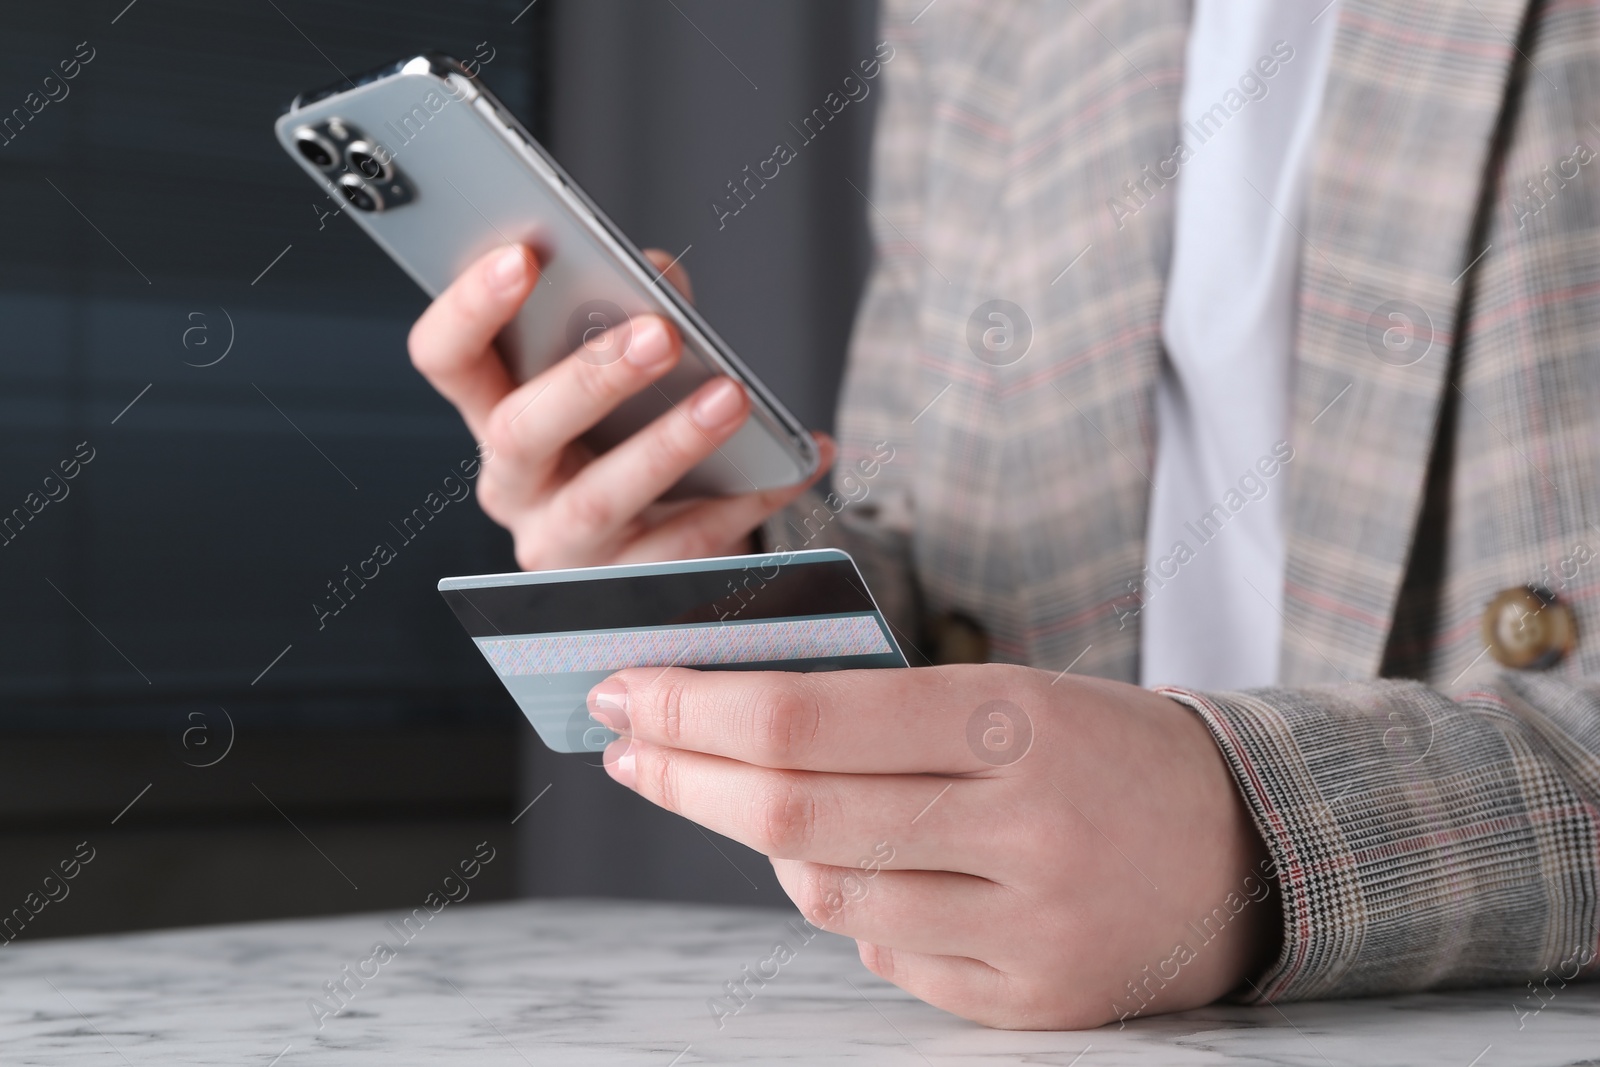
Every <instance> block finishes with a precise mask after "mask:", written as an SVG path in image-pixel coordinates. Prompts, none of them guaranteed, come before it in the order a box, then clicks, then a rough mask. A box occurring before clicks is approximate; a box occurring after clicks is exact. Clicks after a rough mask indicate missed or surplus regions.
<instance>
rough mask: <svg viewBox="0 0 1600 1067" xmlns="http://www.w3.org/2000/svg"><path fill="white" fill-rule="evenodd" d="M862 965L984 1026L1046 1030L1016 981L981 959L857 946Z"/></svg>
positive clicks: (867, 944)
mask: <svg viewBox="0 0 1600 1067" xmlns="http://www.w3.org/2000/svg"><path fill="white" fill-rule="evenodd" d="M856 950H857V952H858V953H859V954H860V956H861V965H862V966H863V967H865V968H866V969H867V970H869V971H871V972H872V973H873V974H875V975H877V976H878V977H879V978H882V979H883V980H884V981H886V982H893V983H894V984H895V985H897V986H899V987H900V988H901V989H904V990H905V991H906V992H907V993H910V994H911V995H912V996H914V997H916V998H917V999H918V1000H922V1001H926V1002H927V1003H929V1004H932V1005H933V1006H934V1007H936V1008H940V1009H942V1010H944V1011H948V1012H950V1013H951V1014H952V1015H959V1016H961V1017H962V1018H965V1019H971V1020H973V1021H974V1022H980V1023H983V1024H984V1025H985V1026H994V1027H999V1028H1001V1029H1013V1030H1027V1029H1038V1028H1042V1027H1043V1026H1044V1025H1046V1024H1045V1023H1044V1022H1043V1021H1042V1020H1038V1019H1036V1018H1034V1017H1032V1016H1031V1015H1029V1013H1028V1012H1027V1011H1026V1010H1025V1009H1023V1008H1022V1006H1021V1005H1019V1003H1018V998H1017V996H1016V993H1015V990H1014V988H1013V982H1012V980H1011V978H1010V976H1008V975H1007V974H1005V972H1003V971H999V970H996V969H995V968H993V967H991V966H989V965H988V964H987V963H984V962H982V961H981V960H974V959H967V958H965V957H961V956H940V955H934V954H931V953H926V952H911V951H909V950H907V949H902V948H890V947H888V946H887V945H878V944H874V943H872V942H871V941H860V940H858V941H857V942H856Z"/></svg>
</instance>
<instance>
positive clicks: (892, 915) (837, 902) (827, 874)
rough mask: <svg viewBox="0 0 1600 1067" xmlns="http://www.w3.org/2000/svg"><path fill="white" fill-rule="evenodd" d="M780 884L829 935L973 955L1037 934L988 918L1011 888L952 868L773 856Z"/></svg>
mask: <svg viewBox="0 0 1600 1067" xmlns="http://www.w3.org/2000/svg"><path fill="white" fill-rule="evenodd" d="M772 869H773V871H774V872H775V873H776V874H777V876H778V884H780V885H782V886H783V891H784V892H785V893H787V894H789V899H790V900H792V901H794V904H795V907H797V908H799V909H800V914H801V915H802V916H804V917H805V919H806V921H807V922H809V923H811V925H813V926H817V927H821V928H822V929H824V930H827V931H828V932H830V933H835V934H843V935H844V936H845V937H857V938H861V939H863V940H866V941H871V942H874V943H875V944H881V945H893V946H894V947H896V948H903V949H906V950H908V951H911V952H927V953H931V954H933V955H938V956H968V957H972V958H974V959H976V958H978V955H979V954H980V953H984V954H987V953H992V952H994V951H995V950H996V949H999V950H1001V951H1002V952H1007V953H1009V952H1010V951H1011V945H1010V942H1012V941H1014V940H1018V939H1031V938H1032V937H1033V936H1034V935H1033V934H1032V933H1031V932H1029V931H1026V930H1022V929H1018V930H996V929H995V928H994V925H993V924H992V923H990V922H986V921H974V919H973V917H974V916H990V915H994V914H996V913H997V912H999V911H1000V909H1001V908H1002V907H1004V906H1007V902H1006V901H1005V900H1004V896H1005V894H1007V893H1010V892H1013V891H1012V890H1008V889H1003V888H1001V887H1000V886H997V885H995V884H994V883H993V882H989V881H986V880H984V879H982V878H974V877H973V876H971V875H970V874H951V873H950V872H948V871H885V870H871V869H868V870H862V869H859V868H856V867H831V866H828V865H826V864H821V863H806V862H805V861H803V860H773V861H772Z"/></svg>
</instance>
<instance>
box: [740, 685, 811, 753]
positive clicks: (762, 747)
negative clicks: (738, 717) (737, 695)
mask: <svg viewBox="0 0 1600 1067" xmlns="http://www.w3.org/2000/svg"><path fill="white" fill-rule="evenodd" d="M749 717H750V722H749V736H750V740H751V743H752V744H753V745H754V746H755V748H756V751H757V752H758V753H759V754H760V755H762V756H763V757H766V758H767V759H769V760H771V761H773V762H775V763H778V764H787V763H792V762H794V761H795V760H797V759H799V758H801V757H803V756H804V755H805V754H806V753H807V752H808V751H809V750H810V749H811V748H812V747H813V745H814V744H815V742H816V738H817V730H818V728H819V726H820V724H821V711H820V709H819V708H818V705H817V702H816V701H815V700H814V699H813V698H812V697H811V696H810V695H809V694H808V693H807V692H805V691H804V690H803V689H799V688H796V687H795V686H793V685H792V684H790V683H788V682H776V683H772V684H768V685H764V686H761V687H760V689H759V690H758V691H757V696H756V697H755V699H754V700H753V701H752V702H751V706H750V712H749Z"/></svg>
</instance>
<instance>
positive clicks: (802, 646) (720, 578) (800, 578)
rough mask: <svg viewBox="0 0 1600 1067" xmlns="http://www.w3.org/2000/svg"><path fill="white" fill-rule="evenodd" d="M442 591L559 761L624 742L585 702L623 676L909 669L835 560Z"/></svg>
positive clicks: (541, 576)
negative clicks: (649, 670) (643, 670)
mask: <svg viewBox="0 0 1600 1067" xmlns="http://www.w3.org/2000/svg"><path fill="white" fill-rule="evenodd" d="M439 592H440V593H442V594H443V595H444V598H445V601H446V602H447V603H448V604H449V605H450V607H451V609H452V610H453V611H454V612H455V615H456V618H457V619H459V620H460V622H461V625H462V626H463V627H464V628H465V629H466V631H467V634H468V635H469V636H470V637H471V638H472V640H473V643H474V644H476V645H477V646H478V651H479V652H481V653H483V658H484V659H485V660H487V661H488V663H489V666H490V667H491V668H492V669H493V670H494V672H495V674H496V675H498V676H499V678H500V682H501V684H503V685H504V686H505V687H506V690H507V691H508V692H509V693H510V694H511V697H512V699H514V700H515V701H516V702H517V706H518V707H519V708H521V709H522V713H523V714H524V715H526V716H527V717H528V721H529V722H530V723H532V724H533V728H534V729H535V730H536V731H537V732H538V734H539V738H540V740H542V741H543V742H544V743H545V744H546V745H547V746H548V747H550V748H551V749H553V750H555V751H556V752H598V751H600V750H601V749H603V748H605V747H606V745H608V744H610V743H611V741H613V740H614V739H615V738H616V736H617V735H616V734H614V733H612V732H611V731H610V730H607V729H606V728H605V727H603V726H600V725H599V724H597V723H596V722H595V721H594V720H593V719H591V718H589V708H588V705H587V703H586V700H587V697H588V695H589V690H590V689H592V688H593V687H594V686H595V684H596V683H598V682H600V681H602V680H604V679H605V678H606V677H607V676H608V675H610V674H612V673H613V672H615V671H619V670H622V669H623V668H625V667H671V666H677V667H693V668H694V669H695V670H701V671H712V670H745V671H753V670H772V671H840V670H861V669H865V668H877V667H904V666H906V658H905V655H904V654H903V653H902V652H901V651H900V645H899V643H898V642H896V641H895V639H894V633H893V632H892V631H891V630H890V628H889V623H888V621H887V620H886V619H885V618H884V617H883V613H882V612H881V611H879V610H878V604H877V602H876V601H875V600H873V598H872V593H871V591H870V590H868V589H867V583H866V582H865V581H863V580H862V578H861V572H860V571H859V570H857V569H856V564H855V560H853V559H851V558H850V555H849V554H848V553H845V552H841V551H839V550H838V549H831V548H818V549H803V550H800V551H797V552H774V553H769V554H767V555H757V556H726V557H723V558H720V559H691V560H677V561H673V562H669V563H636V564H623V565H617V566H609V567H580V568H575V569H571V570H561V571H537V572H534V573H531V574H490V575H481V576H477V577H470V578H445V579H443V580H442V581H440V582H439Z"/></svg>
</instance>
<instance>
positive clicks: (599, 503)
mask: <svg viewBox="0 0 1600 1067" xmlns="http://www.w3.org/2000/svg"><path fill="white" fill-rule="evenodd" d="M559 499H560V501H561V504H560V512H559V514H560V516H561V519H560V524H561V525H562V526H563V527H565V528H566V529H568V530H572V531H575V532H577V533H579V534H593V533H599V532H603V531H606V530H610V529H611V528H612V527H613V526H615V525H617V507H616V504H615V503H614V502H613V501H612V500H611V499H610V498H608V497H607V496H606V495H605V494H603V493H595V492H584V491H583V490H582V489H580V488H573V489H571V490H569V491H568V492H565V493H563V494H561V496H560V498H559Z"/></svg>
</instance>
